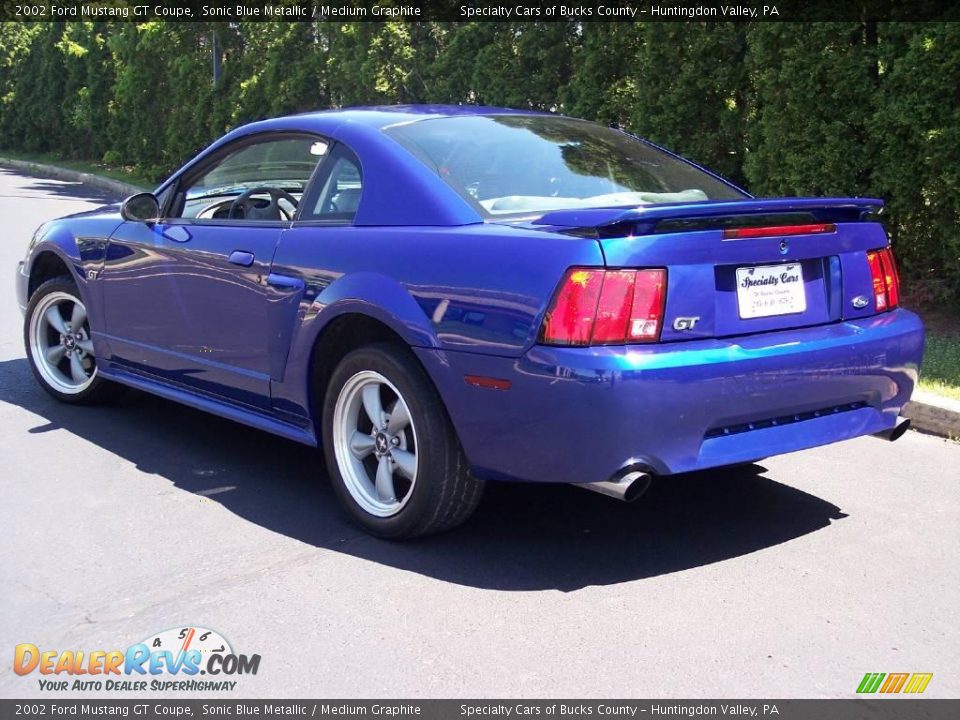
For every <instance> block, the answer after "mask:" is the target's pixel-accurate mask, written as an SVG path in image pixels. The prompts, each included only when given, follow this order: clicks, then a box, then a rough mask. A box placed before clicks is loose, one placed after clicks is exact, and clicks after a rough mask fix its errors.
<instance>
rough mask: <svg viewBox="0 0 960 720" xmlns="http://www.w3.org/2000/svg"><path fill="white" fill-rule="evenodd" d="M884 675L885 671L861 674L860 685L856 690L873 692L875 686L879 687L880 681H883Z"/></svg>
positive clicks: (875, 688)
mask: <svg viewBox="0 0 960 720" xmlns="http://www.w3.org/2000/svg"><path fill="white" fill-rule="evenodd" d="M884 677H886V674H885V673H867V674H866V675H864V676H863V680H861V681H860V686H859V687H858V688H857V692H858V693H875V692H876V691H877V688H878V687H880V683H881V682H882V681H883V678H884Z"/></svg>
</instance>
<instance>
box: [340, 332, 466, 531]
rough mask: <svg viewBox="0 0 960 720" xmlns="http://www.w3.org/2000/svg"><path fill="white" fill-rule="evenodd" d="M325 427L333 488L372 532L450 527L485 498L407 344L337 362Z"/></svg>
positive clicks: (380, 346) (355, 353)
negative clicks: (405, 348)
mask: <svg viewBox="0 0 960 720" xmlns="http://www.w3.org/2000/svg"><path fill="white" fill-rule="evenodd" d="M322 432H323V447H324V455H325V456H326V460H327V468H328V470H329V473H330V478H331V482H332V484H333V488H334V491H335V492H336V494H337V497H338V498H339V500H340V502H341V503H342V504H343V506H344V507H345V508H346V510H347V512H348V513H349V514H350V516H351V517H352V518H353V520H354V521H355V522H356V523H357V524H359V525H360V526H361V527H362V528H363V529H364V530H366V531H367V532H369V533H371V534H373V535H377V536H379V537H384V538H397V539H399V538H410V537H416V536H418V535H426V534H429V533H435V532H440V531H443V530H447V529H449V528H452V527H455V526H456V525H459V524H460V523H462V522H463V521H464V520H466V519H467V518H468V517H469V516H470V514H471V513H472V512H473V511H474V510H475V509H476V506H477V504H478V503H479V502H480V497H481V495H482V493H483V485H484V484H483V482H482V481H481V480H477V479H476V478H473V477H471V476H470V474H469V473H468V470H467V463H466V458H465V457H464V455H463V450H462V449H461V448H460V443H459V441H458V440H457V437H456V433H455V432H454V430H453V426H452V425H451V423H450V419H449V418H448V417H447V413H446V409H445V408H444V406H443V403H442V402H441V400H440V397H439V395H438V394H437V391H436V389H435V388H434V387H433V385H432V383H431V382H430V380H429V378H428V377H427V376H426V374H425V373H424V371H423V369H422V368H421V367H420V366H419V364H418V363H417V362H416V360H415V359H414V358H413V357H412V356H411V355H410V353H409V352H408V351H406V350H404V349H402V348H398V347H397V346H394V345H389V344H378V345H372V346H369V347H365V348H361V349H359V350H355V351H353V352H351V353H350V354H348V355H347V356H346V357H345V358H344V359H343V360H342V361H341V362H340V364H339V365H337V367H336V369H335V370H334V372H333V375H332V376H331V378H330V383H329V385H328V387H327V393H326V397H325V399H324V405H323V428H322Z"/></svg>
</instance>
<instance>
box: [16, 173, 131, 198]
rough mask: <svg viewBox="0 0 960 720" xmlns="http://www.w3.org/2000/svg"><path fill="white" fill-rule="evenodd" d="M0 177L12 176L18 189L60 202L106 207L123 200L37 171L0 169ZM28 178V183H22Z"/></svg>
mask: <svg viewBox="0 0 960 720" xmlns="http://www.w3.org/2000/svg"><path fill="white" fill-rule="evenodd" d="M0 175H13V176H15V177H16V178H17V180H18V181H19V182H20V189H21V191H22V190H27V191H29V192H36V193H40V194H43V195H53V196H56V197H58V198H60V199H62V200H75V201H82V202H91V203H97V204H99V205H106V204H109V203H116V202H120V201H121V200H123V197H122V196H121V195H119V194H117V193H115V192H112V191H110V190H106V189H104V188H98V187H94V186H93V185H87V184H85V183H82V182H77V181H74V180H60V179H57V178H51V177H49V176H44V175H43V174H42V173H40V172H39V171H32V172H31V171H27V170H13V169H11V168H5V167H0ZM25 178H28V179H29V181H30V182H28V183H23V180H24V179H25Z"/></svg>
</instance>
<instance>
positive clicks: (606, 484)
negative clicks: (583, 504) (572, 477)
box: [572, 468, 653, 503]
mask: <svg viewBox="0 0 960 720" xmlns="http://www.w3.org/2000/svg"><path fill="white" fill-rule="evenodd" d="M652 481H653V478H652V477H651V476H650V475H649V474H648V473H646V472H644V471H642V470H636V469H629V468H628V469H627V470H622V471H621V472H620V473H618V474H617V475H614V476H613V477H612V478H610V479H609V480H601V481H600V482H591V483H572V485H573V486H574V487H579V488H583V489H584V490H591V491H593V492H595V493H600V494H601V495H606V496H607V497H612V498H616V499H617V500H620V501H622V502H628V503H629V502H633V501H634V500H636V499H637V498H639V497H640V496H641V495H643V494H644V493H645V492H646V491H647V488H649V487H650V483H651V482H652Z"/></svg>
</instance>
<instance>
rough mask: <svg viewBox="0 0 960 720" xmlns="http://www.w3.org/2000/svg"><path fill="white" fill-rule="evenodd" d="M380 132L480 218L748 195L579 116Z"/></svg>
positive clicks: (476, 120) (471, 120)
mask: <svg viewBox="0 0 960 720" xmlns="http://www.w3.org/2000/svg"><path fill="white" fill-rule="evenodd" d="M386 132H387V134H389V135H390V136H392V137H394V138H395V139H396V140H398V141H399V142H400V143H401V144H402V145H404V146H405V147H406V148H407V149H408V150H410V151H411V152H412V153H413V154H414V155H416V156H417V157H418V158H420V160H421V161H423V162H424V163H426V164H427V165H428V166H430V167H431V168H433V169H434V170H435V171H436V172H437V173H438V174H439V175H440V177H441V178H443V180H444V181H446V182H447V183H448V184H449V185H450V186H451V187H453V188H454V189H455V190H456V191H457V192H458V193H460V194H461V195H462V196H463V197H464V198H466V199H467V200H468V201H470V202H471V203H472V204H473V205H474V206H475V207H477V209H478V210H479V211H480V212H481V213H482V214H484V215H485V216H487V217H496V216H501V215H518V214H520V215H531V214H534V213H538V212H546V211H549V210H558V209H566V208H581V207H616V206H636V205H647V204H651V203H668V202H695V201H699V200H739V199H742V198H744V197H746V195H744V194H743V193H741V192H739V191H738V190H736V189H735V188H733V187H731V186H730V185H727V184H726V183H724V182H723V181H721V180H719V179H717V178H715V177H713V176H712V175H709V174H708V173H705V172H704V171H702V170H700V169H698V168H696V167H694V166H693V165H691V164H689V163H687V162H684V161H683V160H680V159H678V158H675V157H673V156H671V155H669V154H667V153H665V152H663V151H662V150H659V149H657V148H655V147H652V146H651V145H648V144H647V143H644V142H642V141H640V140H638V139H636V138H633V137H631V136H630V135H627V134H625V133H622V132H619V131H618V130H614V129H612V128H607V127H604V126H602V125H597V124H595V123H590V122H586V121H584V120H575V119H572V118H565V117H556V116H549V115H491V116H466V117H464V116H461V117H455V118H438V119H432V120H422V121H420V122H415V123H410V124H407V125H398V126H395V127H392V128H388V129H387V130H386Z"/></svg>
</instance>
